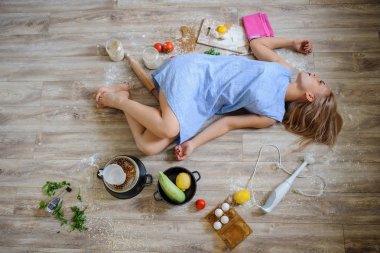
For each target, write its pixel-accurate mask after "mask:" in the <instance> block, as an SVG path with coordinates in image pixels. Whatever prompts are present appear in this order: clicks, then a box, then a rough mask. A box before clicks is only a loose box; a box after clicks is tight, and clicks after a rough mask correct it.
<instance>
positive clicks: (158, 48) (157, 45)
mask: <svg viewBox="0 0 380 253" xmlns="http://www.w3.org/2000/svg"><path fill="white" fill-rule="evenodd" d="M153 47H154V48H155V49H156V50H157V51H158V52H162V47H163V45H162V44H161V43H156V44H154V46H153Z"/></svg>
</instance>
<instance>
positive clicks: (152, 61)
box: [142, 47, 162, 69]
mask: <svg viewBox="0 0 380 253" xmlns="http://www.w3.org/2000/svg"><path fill="white" fill-rule="evenodd" d="M142 58H143V62H144V64H145V66H146V67H147V68H148V69H156V68H158V67H159V66H160V65H161V63H162V59H161V57H160V53H159V52H158V51H157V50H156V49H155V48H154V47H147V48H145V49H144V51H143V54H142Z"/></svg>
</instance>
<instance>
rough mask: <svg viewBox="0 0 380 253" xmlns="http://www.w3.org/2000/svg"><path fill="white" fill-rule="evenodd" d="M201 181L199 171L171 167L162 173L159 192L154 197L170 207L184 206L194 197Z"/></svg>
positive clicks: (159, 180)
mask: <svg viewBox="0 0 380 253" xmlns="http://www.w3.org/2000/svg"><path fill="white" fill-rule="evenodd" d="M200 179H201V175H200V174H199V172H198V171H192V172H191V171H189V170H188V169H186V168H183V167H171V168H169V169H167V170H165V171H164V172H160V174H159V176H158V184H157V191H156V192H155V193H154V194H153V197H154V199H155V200H157V201H165V202H166V203H168V204H170V205H176V206H178V205H183V204H185V203H187V202H189V201H190V200H191V199H192V198H193V197H194V195H195V193H196V191H197V182H198V181H199V180H200Z"/></svg>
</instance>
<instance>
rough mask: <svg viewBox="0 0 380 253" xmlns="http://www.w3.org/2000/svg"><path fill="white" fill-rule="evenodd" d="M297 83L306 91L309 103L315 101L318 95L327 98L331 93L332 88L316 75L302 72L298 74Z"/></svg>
mask: <svg viewBox="0 0 380 253" xmlns="http://www.w3.org/2000/svg"><path fill="white" fill-rule="evenodd" d="M296 82H297V83H298V85H299V86H300V88H301V89H302V90H303V91H305V94H306V98H307V99H308V100H309V101H310V99H311V100H314V97H315V96H317V95H319V96H324V97H327V96H329V95H330V93H331V89H330V87H329V86H328V85H327V84H326V83H325V82H324V81H323V80H321V79H319V78H318V76H317V75H316V74H314V73H310V72H304V71H302V72H300V73H299V74H298V76H297V80H296Z"/></svg>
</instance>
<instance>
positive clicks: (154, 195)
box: [153, 191, 162, 201]
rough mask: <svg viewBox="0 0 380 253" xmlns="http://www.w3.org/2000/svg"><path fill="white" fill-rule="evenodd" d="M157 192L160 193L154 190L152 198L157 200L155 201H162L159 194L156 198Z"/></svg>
mask: <svg viewBox="0 0 380 253" xmlns="http://www.w3.org/2000/svg"><path fill="white" fill-rule="evenodd" d="M157 194H160V193H159V192H158V191H156V192H155V193H153V197H154V199H155V200H157V201H162V198H161V196H160V198H159V199H158V198H157Z"/></svg>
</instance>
